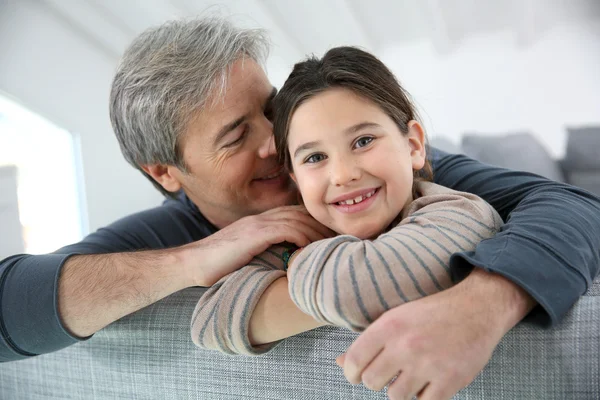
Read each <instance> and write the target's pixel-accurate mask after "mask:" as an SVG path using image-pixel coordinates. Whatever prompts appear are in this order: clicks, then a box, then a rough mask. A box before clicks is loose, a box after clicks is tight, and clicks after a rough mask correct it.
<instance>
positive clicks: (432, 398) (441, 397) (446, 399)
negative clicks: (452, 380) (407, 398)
mask: <svg viewBox="0 0 600 400" xmlns="http://www.w3.org/2000/svg"><path fill="white" fill-rule="evenodd" d="M451 387H452V386H451V385H450V384H446V385H440V384H439V382H438V384H435V383H430V384H429V385H427V386H426V387H425V389H423V390H422V392H421V393H419V395H418V396H419V400H450V399H451V398H452V397H454V395H455V394H456V393H457V392H458V391H459V390H460V389H461V388H460V387H459V388H456V389H451Z"/></svg>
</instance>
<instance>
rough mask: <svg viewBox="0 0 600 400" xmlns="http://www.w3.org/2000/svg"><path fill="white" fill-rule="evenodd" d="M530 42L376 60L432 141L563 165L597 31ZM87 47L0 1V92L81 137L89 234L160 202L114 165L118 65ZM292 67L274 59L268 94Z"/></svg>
mask: <svg viewBox="0 0 600 400" xmlns="http://www.w3.org/2000/svg"><path fill="white" fill-rule="evenodd" d="M367 28H368V27H367ZM398 35H402V33H401V32H399V33H398ZM525 36H526V35H525ZM532 37H534V38H535V40H533V41H531V42H527V41H525V42H526V43H524V44H523V43H521V42H522V41H520V40H519V38H516V37H515V35H514V33H512V32H511V31H506V32H500V33H494V34H482V35H479V36H470V37H469V38H468V39H465V40H464V41H463V42H460V43H457V44H456V45H455V46H453V47H452V48H450V51H449V52H447V53H440V52H438V51H436V49H435V48H434V46H433V45H432V44H431V43H430V42H428V41H422V42H416V43H414V44H411V45H403V46H400V47H394V48H387V49H385V50H384V51H380V52H378V55H379V56H380V57H381V58H382V59H383V60H384V62H386V63H387V64H388V65H389V66H390V67H391V68H392V70H393V71H394V72H395V73H396V74H397V76H398V77H399V79H400V80H401V81H402V82H403V84H404V85H405V87H406V88H407V89H408V90H409V91H410V92H411V93H412V94H413V96H414V97H415V99H416V100H417V103H418V104H419V105H420V107H421V108H422V109H423V110H424V112H423V117H424V119H425V120H426V125H427V127H428V131H429V133H430V135H433V134H440V135H446V136H450V137H451V139H452V140H453V141H454V142H458V141H459V140H460V135H461V134H462V133H463V132H466V131H477V132H483V133H503V132H508V131H522V130H529V131H531V132H533V133H535V134H536V135H538V136H539V137H540V139H542V140H543V141H544V142H545V143H546V145H547V146H548V148H549V149H550V150H551V151H552V153H553V154H554V155H556V156H560V155H561V153H562V151H563V146H564V127H565V125H582V124H600V73H598V71H600V25H599V23H598V20H596V22H590V21H583V22H581V23H577V24H573V23H571V24H563V25H557V26H555V27H554V28H552V29H549V28H548V29H546V30H545V31H544V32H542V35H541V36H540V37H538V36H537V35H533V36H532ZM95 40H97V39H94V38H93V37H91V36H87V35H86V34H85V33H84V32H83V31H82V30H81V29H80V28H78V27H76V26H74V25H73V24H72V23H71V22H69V20H67V19H65V18H64V17H61V16H60V15H58V14H57V13H56V12H55V11H53V9H52V8H51V7H48V6H47V5H45V3H44V2H43V1H36V0H0V92H4V93H7V94H8V95H10V96H11V97H13V98H15V99H17V101H19V102H20V103H21V104H23V105H24V106H26V107H27V108H29V109H31V110H32V111H34V112H37V113H39V114H41V115H42V116H44V117H46V118H47V119H49V120H51V121H52V122H54V123H55V124H56V125H58V126H60V127H62V128H65V129H67V130H69V131H71V132H75V133H77V134H79V135H80V136H81V143H82V158H83V167H84V177H85V182H86V186H85V194H86V198H87V210H88V214H89V226H90V229H91V230H95V229H96V228H98V227H100V226H103V225H106V224H108V223H110V222H112V221H114V220H115V219H117V218H119V217H121V216H124V215H127V214H129V213H132V212H135V211H138V210H141V209H145V208H148V207H152V206H154V205H156V204H159V202H160V201H161V196H160V195H159V194H158V192H157V191H156V190H155V189H154V188H153V187H152V185H151V184H150V183H149V182H147V181H146V180H145V178H143V177H142V176H141V175H140V174H139V173H138V172H137V171H136V170H134V169H133V168H132V167H130V166H129V165H128V164H126V163H125V161H124V160H123V158H122V156H121V154H120V151H119V148H118V144H117V142H116V140H115V138H114V135H113V133H112V129H111V127H110V123H109V118H108V110H107V108H108V94H109V90H110V82H111V79H112V76H113V72H114V69H115V66H116V63H117V61H118V57H119V54H116V53H115V54H113V53H112V52H111V50H110V49H108V48H107V47H106V46H102V43H98V42H96V41H95ZM296 61H298V60H288V59H285V60H283V59H280V58H277V57H275V58H272V59H271V60H270V62H269V74H270V76H271V77H272V78H274V79H273V80H274V82H275V83H281V82H282V81H283V79H284V77H287V75H288V73H289V70H290V69H291V66H292V65H293V63H294V62H296ZM0 145H1V144H0ZM34 145H35V144H33V143H32V146H34ZM40 168H48V166H40ZM51 195H56V194H51Z"/></svg>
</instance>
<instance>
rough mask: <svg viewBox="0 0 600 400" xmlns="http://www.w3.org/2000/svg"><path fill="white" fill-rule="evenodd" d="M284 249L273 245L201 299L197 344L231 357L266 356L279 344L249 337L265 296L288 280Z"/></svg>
mask: <svg viewBox="0 0 600 400" xmlns="http://www.w3.org/2000/svg"><path fill="white" fill-rule="evenodd" d="M284 250H285V247H283V246H273V247H271V248H270V249H269V250H267V251H266V252H264V253H262V254H261V255H260V256H257V257H255V258H254V259H253V260H252V261H251V262H250V264H248V265H247V266H245V267H243V268H241V269H239V270H237V271H234V272H232V273H230V274H229V275H227V276H225V277H223V278H221V279H220V280H219V281H218V282H217V283H215V284H214V285H213V286H211V287H210V288H209V289H208V290H207V291H206V293H205V294H204V295H203V296H202V297H201V298H200V300H199V301H198V304H197V305H196V308H195V310H194V313H193V315H192V322H191V334H192V340H193V341H194V343H195V344H196V345H197V346H199V347H202V348H205V349H210V350H219V351H222V352H224V353H228V354H246V355H256V354H262V353H264V352H266V351H268V350H270V349H271V348H272V347H273V346H275V345H276V343H270V344H265V343H268V342H262V343H258V345H256V346H255V345H254V343H251V340H250V338H249V326H250V317H251V316H252V315H253V313H254V310H255V307H256V305H257V303H258V302H259V300H260V299H261V297H262V296H263V294H265V296H266V294H268V293H270V292H271V291H272V289H271V288H270V287H271V285H272V284H273V283H274V282H276V281H277V280H278V279H280V278H282V277H285V275H286V272H285V271H284V269H283V261H282V258H281V254H282V253H283V251H284Z"/></svg>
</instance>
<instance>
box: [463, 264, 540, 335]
mask: <svg viewBox="0 0 600 400" xmlns="http://www.w3.org/2000/svg"><path fill="white" fill-rule="evenodd" d="M459 285H460V286H463V288H464V289H465V290H466V291H468V292H471V294H473V295H475V296H476V299H479V300H477V301H484V300H485V301H486V302H487V305H488V306H489V311H490V312H491V313H492V317H493V318H494V319H495V321H496V322H497V323H499V324H501V326H502V327H503V330H504V332H505V333H506V332H508V331H509V330H510V329H512V328H513V327H514V326H515V325H516V324H518V323H519V322H520V321H521V320H522V319H523V318H524V317H525V316H526V315H527V314H528V313H529V312H530V311H531V310H532V309H533V308H534V307H535V306H536V304H537V303H536V301H535V300H534V299H533V297H531V295H529V293H527V292H526V291H525V290H524V289H523V288H522V287H520V286H519V285H517V284H516V283H514V282H512V281H510V280H509V279H507V278H505V277H503V276H502V275H499V274H496V273H493V272H486V271H484V270H483V269H481V268H474V269H473V271H472V272H471V274H470V275H469V276H468V277H467V278H465V279H464V280H463V281H462V282H461V283H459Z"/></svg>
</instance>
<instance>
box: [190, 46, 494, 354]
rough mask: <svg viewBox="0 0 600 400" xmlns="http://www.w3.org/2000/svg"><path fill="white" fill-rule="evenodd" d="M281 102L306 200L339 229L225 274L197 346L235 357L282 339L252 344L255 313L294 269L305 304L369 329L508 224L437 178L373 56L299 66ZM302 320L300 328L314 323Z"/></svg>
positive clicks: (442, 284)
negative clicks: (453, 258)
mask: <svg viewBox="0 0 600 400" xmlns="http://www.w3.org/2000/svg"><path fill="white" fill-rule="evenodd" d="M274 109H275V119H274V127H273V128H274V134H275V140H276V143H277V149H278V152H279V155H280V158H281V160H282V162H283V163H284V165H285V166H286V167H287V168H288V170H289V171H290V174H291V177H292V179H293V180H294V181H295V182H296V184H297V186H298V189H299V191H300V194H301V196H302V201H303V203H304V206H305V207H306V209H307V210H308V212H309V213H310V214H311V215H312V216H313V217H314V218H315V219H316V220H317V221H319V222H320V223H322V224H323V225H325V226H327V227H329V228H330V229H332V230H333V231H335V232H337V233H338V234H339V236H336V237H334V238H331V239H325V240H321V241H318V242H314V243H312V244H310V245H309V246H307V247H306V248H303V249H297V250H295V251H293V252H292V253H291V256H290V250H289V248H286V247H285V246H283V245H282V246H276V247H273V248H271V249H269V250H268V251H267V252H265V253H264V254H262V255H260V256H258V257H255V259H254V260H253V261H252V262H251V263H250V264H249V265H248V266H246V267H244V268H242V269H240V270H238V271H236V272H233V273H231V274H230V275H228V276H226V277H224V278H223V279H221V280H220V281H219V282H218V283H216V284H215V285H214V286H213V287H211V288H210V289H209V290H208V291H207V292H206V293H205V294H204V296H203V297H202V298H201V299H200V301H199V302H198V305H197V306H196V309H195V311H194V315H193V318H192V339H193V341H194V343H196V345H198V346H200V347H204V348H209V349H216V350H220V351H223V352H226V353H231V354H236V353H239V354H260V353H263V352H265V351H267V350H269V349H270V348H272V347H273V346H274V345H275V344H276V343H278V342H277V341H275V342H272V343H266V344H262V345H258V346H257V345H255V344H253V343H251V341H250V339H249V334H250V332H249V329H250V328H249V327H250V320H251V318H252V315H253V312H254V311H255V308H256V306H257V304H258V302H259V300H260V298H261V296H262V295H263V293H264V292H265V290H266V289H267V288H268V287H269V286H270V285H271V284H272V283H273V282H275V281H276V280H278V279H279V278H281V277H285V276H286V274H287V279H288V281H289V294H290V296H291V298H292V300H293V301H294V303H295V304H296V306H297V307H298V308H299V309H300V310H302V311H303V312H304V313H306V314H308V315H310V316H312V317H313V318H314V319H315V320H316V321H319V322H320V323H321V324H333V325H338V326H343V327H347V328H349V329H352V330H355V331H361V330H364V329H365V328H366V327H367V326H368V325H369V324H370V323H372V322H373V321H374V320H375V319H376V318H378V317H379V316H380V315H381V314H382V313H384V312H385V311H386V310H388V309H390V308H393V307H396V306H398V305H400V304H402V303H405V302H408V301H411V300H414V299H418V298H420V297H423V296H426V295H429V294H432V293H435V292H438V291H440V290H443V289H446V288H448V287H449V286H451V284H452V280H451V277H450V270H449V267H448V266H449V262H450V257H451V255H452V254H453V253H455V252H462V251H471V250H474V249H475V246H476V245H477V244H478V243H479V242H480V241H481V240H484V239H486V238H489V237H491V236H493V235H494V234H495V233H496V232H497V231H498V229H499V228H500V226H501V224H502V221H501V219H500V217H499V215H498V214H497V213H496V212H495V210H494V209H493V208H492V207H491V206H489V205H488V204H487V203H486V202H484V201H483V200H482V199H480V198H478V197H477V196H474V195H471V194H468V193H462V192H456V191H453V190H450V189H448V188H445V187H442V186H439V185H436V184H433V183H431V182H430V180H431V168H430V165H429V162H428V160H427V158H426V151H425V134H424V131H423V128H422V126H421V125H420V124H419V122H417V115H416V112H415V110H414V107H413V106H412V104H411V103H410V101H409V100H408V96H407V94H406V92H405V91H404V89H403V88H402V87H401V86H400V84H399V83H398V82H397V81H396V79H395V77H394V75H393V74H392V73H391V72H390V71H389V70H388V69H387V68H386V67H385V65H384V64H383V63H381V61H379V60H378V59H377V58H375V57H374V56H373V55H371V54H369V53H367V52H364V51H362V50H359V49H356V48H352V47H339V48H334V49H332V50H330V51H328V52H327V54H325V56H324V57H323V58H322V59H316V58H309V59H308V60H306V61H303V62H301V63H299V64H296V66H295V67H294V70H293V71H292V73H291V75H290V77H289V78H288V79H287V81H286V82H285V84H284V86H283V88H282V89H281V91H280V93H279V94H278V95H277V96H276V98H275V100H274ZM292 320H293V319H292ZM298 321H300V322H297V323H296V325H295V326H294V327H293V329H292V331H293V332H294V333H299V332H302V331H304V330H307V329H311V328H313V327H315V325H314V324H312V325H310V326H303V324H304V322H302V319H298ZM265 329H269V326H268V324H267V326H266V327H265ZM255 336H256V335H255ZM266 336H268V335H266Z"/></svg>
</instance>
